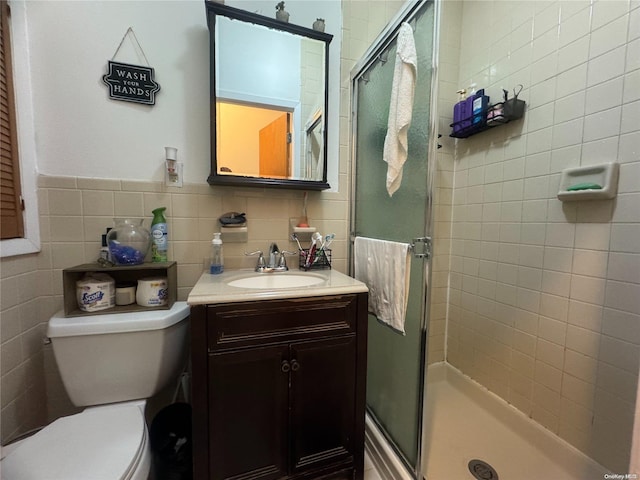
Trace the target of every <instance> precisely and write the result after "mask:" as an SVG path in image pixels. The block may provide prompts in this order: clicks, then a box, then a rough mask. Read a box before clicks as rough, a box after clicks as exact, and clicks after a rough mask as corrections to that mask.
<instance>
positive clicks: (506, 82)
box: [448, 0, 640, 473]
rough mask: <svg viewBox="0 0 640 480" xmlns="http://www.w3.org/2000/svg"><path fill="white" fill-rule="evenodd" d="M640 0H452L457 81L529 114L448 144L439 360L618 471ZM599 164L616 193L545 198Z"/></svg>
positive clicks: (631, 293)
mask: <svg viewBox="0 0 640 480" xmlns="http://www.w3.org/2000/svg"><path fill="white" fill-rule="evenodd" d="M639 6H640V5H639V4H638V3H637V2H627V1H616V0H609V1H605V0H597V1H594V2H589V1H573V2H557V1H548V2H525V1H518V2H508V1H496V2H492V1H477V2H464V4H463V22H462V42H461V45H462V49H461V53H460V76H459V86H460V87H464V86H467V85H469V84H470V83H471V82H476V83H477V84H478V86H486V87H488V88H489V93H490V94H491V96H492V97H493V98H495V97H496V96H498V95H499V93H500V91H501V87H502V86H504V87H505V88H509V89H511V88H513V87H514V86H515V85H517V84H519V83H521V84H523V85H524V90H523V91H522V93H521V98H522V99H524V100H526V101H527V104H528V108H527V112H526V114H525V118H524V119H523V120H522V121H519V122H515V123H513V124H509V125H506V126H503V127H500V128H497V129H495V130H492V131H488V132H484V133H481V134H479V135H477V136H474V137H472V138H469V139H466V140H460V141H458V142H457V146H456V168H455V176H454V201H453V237H452V257H451V292H450V299H451V300H450V305H449V325H448V333H449V335H448V360H449V362H451V363H452V364H453V365H455V366H456V367H458V368H460V369H461V370H462V371H463V372H464V373H466V374H467V375H470V376H471V377H472V378H474V379H475V380H477V381H479V382H480V383H482V384H483V385H485V386H486V387H487V388H489V389H490V390H492V391H493V392H495V393H496V394H498V395H500V396H501V397H503V398H504V399H505V400H507V401H508V402H510V403H512V404H513V405H514V406H516V407H517V408H519V409H520V410H522V411H523V412H524V413H525V414H527V415H529V416H531V417H532V418H533V419H534V420H536V421H537V422H539V423H540V424H542V425H544V426H545V427H546V428H548V429H549V430H551V431H553V432H555V433H557V434H558V435H559V436H560V437H562V438H564V439H566V440H567V441H569V442H570V443H572V444H573V445H575V446H576V447H577V448H579V449H580V450H582V451H583V452H585V453H587V454H588V455H589V456H591V457H592V458H594V459H595V460H597V461H598V462H600V463H602V464H603V465H605V466H607V467H609V468H611V469H612V470H613V471H615V472H618V473H626V472H628V470H627V469H628V462H629V455H630V447H631V432H632V426H633V420H634V411H635V402H636V386H637V379H638V366H639V365H640V361H639V360H640V336H639V333H638V332H640V329H639V328H638V326H639V325H640V248H639V247H638V245H640V243H639V242H638V233H640V94H639V92H640V75H639V73H640V60H639V59H640V8H638V7H639ZM505 20H506V21H505ZM488 33H490V34H488ZM604 161H618V162H619V163H620V164H621V168H620V186H619V194H618V197H617V198H616V199H614V200H609V201H593V202H573V203H569V202H565V203H562V202H560V201H558V200H557V198H556V193H557V191H558V186H559V179H560V172H561V171H562V169H564V168H568V167H574V166H579V165H590V164H596V163H600V162H604Z"/></svg>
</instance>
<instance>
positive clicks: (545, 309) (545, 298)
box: [540, 293, 569, 322]
mask: <svg viewBox="0 0 640 480" xmlns="http://www.w3.org/2000/svg"><path fill="white" fill-rule="evenodd" d="M568 312H569V299H568V298H566V297H560V296H558V295H550V294H547V293H543V294H541V295H540V315H541V316H544V317H547V318H552V319H554V320H560V321H563V322H564V321H566V320H567V315H568Z"/></svg>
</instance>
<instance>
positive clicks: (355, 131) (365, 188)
mask: <svg viewBox="0 0 640 480" xmlns="http://www.w3.org/2000/svg"><path fill="white" fill-rule="evenodd" d="M409 3H410V4H409ZM435 19H436V15H435V5H434V2H433V1H424V0H423V1H419V2H415V3H413V2H408V4H407V6H406V7H405V9H404V10H402V11H401V12H400V13H399V14H398V15H397V16H396V18H395V19H394V20H393V21H392V22H391V23H390V24H389V25H388V26H387V29H386V30H385V31H384V32H383V33H382V34H381V35H380V36H379V37H378V39H377V40H376V41H375V42H374V43H373V46H372V47H371V48H370V49H369V51H368V52H367V53H366V54H365V56H364V57H363V60H361V61H360V62H359V63H358V64H357V65H356V66H355V67H354V69H353V70H352V74H351V78H352V95H353V97H352V109H353V110H352V111H353V122H352V125H353V127H352V135H353V138H352V146H353V147H352V148H353V151H352V165H353V168H354V175H353V185H352V188H353V195H354V202H352V205H353V207H352V215H351V236H352V239H353V238H355V236H363V237H370V238H378V239H382V240H391V241H397V242H403V243H411V244H413V245H414V247H413V252H412V253H413V255H412V260H411V278H410V285H411V286H410V291H409V302H408V307H407V316H406V322H405V331H406V335H402V334H399V333H397V332H395V331H393V330H392V329H390V328H389V327H388V326H386V325H383V324H382V323H380V322H378V321H377V319H376V318H375V317H374V316H373V315H370V316H369V339H368V340H369V346H368V352H369V354H368V373H367V412H368V415H369V417H370V418H371V419H373V421H374V423H375V424H376V426H377V427H378V429H380V431H381V432H382V433H383V435H384V436H385V437H386V440H387V442H388V443H389V444H390V445H391V446H392V448H393V449H394V450H395V453H396V454H397V456H398V457H399V458H401V459H402V461H403V463H404V464H405V467H406V468H407V469H408V470H409V472H411V474H412V475H413V476H414V477H415V478H421V473H420V472H421V457H422V455H421V450H422V445H421V443H422V442H421V439H422V416H423V415H422V409H423V397H424V377H425V371H424V368H425V358H426V345H427V344H426V338H427V318H426V317H427V311H428V309H427V305H428V295H429V288H428V284H429V260H428V255H427V248H428V243H429V234H430V230H431V228H430V216H431V212H430V207H431V196H430V191H431V189H430V185H431V180H432V178H431V177H432V175H431V171H432V169H433V167H432V166H431V163H432V161H431V159H433V158H435V155H434V150H435V142H434V133H433V132H434V131H435V128H434V125H433V122H432V115H431V111H432V108H431V103H432V98H433V96H434V95H433V92H434V85H435V82H434V78H433V77H434V51H435V49H434V41H435V38H436V37H435V23H436V22H435ZM403 22H408V23H409V24H410V25H411V27H412V29H413V35H414V40H415V45H416V52H417V57H418V66H417V81H416V85H415V95H414V102H413V114H412V122H411V126H410V128H409V131H408V157H407V160H406V163H405V164H404V169H403V179H402V184H401V186H400V188H399V190H398V191H397V192H395V193H394V195H393V197H389V195H388V193H387V191H386V184H385V182H386V172H387V164H386V163H385V162H384V161H383V159H382V152H383V144H384V139H385V134H386V131H387V121H388V115H389V101H390V97H391V86H392V80H393V73H394V63H395V58H396V37H397V34H398V29H399V28H400V25H401V24H402V23H403Z"/></svg>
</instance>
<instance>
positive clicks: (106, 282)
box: [76, 273, 116, 312]
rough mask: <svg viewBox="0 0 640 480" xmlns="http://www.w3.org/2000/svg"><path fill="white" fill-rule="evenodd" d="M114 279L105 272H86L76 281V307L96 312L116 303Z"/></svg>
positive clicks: (84, 310)
mask: <svg viewBox="0 0 640 480" xmlns="http://www.w3.org/2000/svg"><path fill="white" fill-rule="evenodd" d="M115 283H116V282H115V280H114V279H113V278H111V277H110V276H109V275H107V274H106V273H88V274H86V275H85V276H84V277H83V278H82V279H81V280H78V281H77V282H76V299H77V301H78V308H80V310H82V311H83V312H97V311H100V310H106V309H107V308H113V307H115V305H116V289H115Z"/></svg>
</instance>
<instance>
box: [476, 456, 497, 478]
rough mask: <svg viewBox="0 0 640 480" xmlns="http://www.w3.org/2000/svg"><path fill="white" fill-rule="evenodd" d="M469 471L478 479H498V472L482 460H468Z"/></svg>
mask: <svg viewBox="0 0 640 480" xmlns="http://www.w3.org/2000/svg"><path fill="white" fill-rule="evenodd" d="M469 471H470V472H471V474H472V475H473V476H474V477H476V478H477V479H478V480H498V472H496V471H495V469H494V468H493V467H492V466H491V465H489V464H488V463H486V462H483V461H482V460H471V461H470V462H469Z"/></svg>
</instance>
